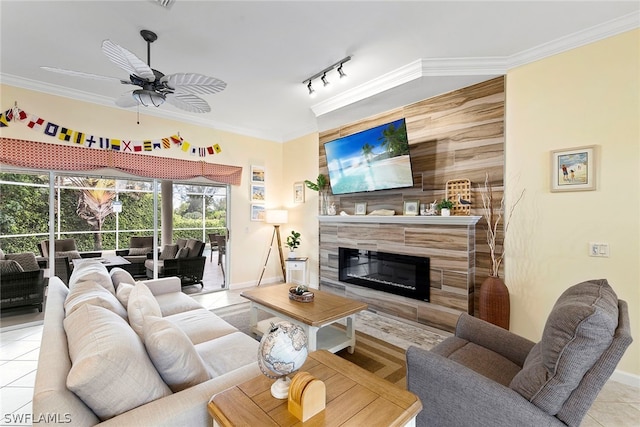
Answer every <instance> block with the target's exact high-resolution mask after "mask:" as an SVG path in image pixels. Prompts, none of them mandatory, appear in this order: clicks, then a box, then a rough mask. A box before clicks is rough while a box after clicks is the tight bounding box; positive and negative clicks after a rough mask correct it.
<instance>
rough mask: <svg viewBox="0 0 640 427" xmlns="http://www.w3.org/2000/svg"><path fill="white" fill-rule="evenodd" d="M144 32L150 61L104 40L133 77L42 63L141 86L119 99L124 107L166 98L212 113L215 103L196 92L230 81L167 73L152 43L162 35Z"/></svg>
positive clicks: (157, 103)
mask: <svg viewBox="0 0 640 427" xmlns="http://www.w3.org/2000/svg"><path fill="white" fill-rule="evenodd" d="M140 35H141V36H142V38H143V39H144V40H145V41H146V42H147V63H146V64H145V63H144V61H142V60H141V59H140V58H138V57H137V56H136V55H134V54H133V53H131V52H129V51H128V50H127V49H125V48H123V47H122V46H119V45H117V44H116V43H114V42H112V41H111V40H104V41H103V42H102V53H104V54H105V55H106V56H107V58H109V60H110V61H111V62H113V63H114V64H116V65H117V66H118V67H120V68H122V69H123V70H125V71H126V72H128V73H129V80H123V79H119V78H117V77H108V76H101V75H98V74H91V73H84V72H81V71H71V70H64V69H62V68H55V67H40V68H42V69H44V70H47V71H52V72H54V73H60V74H66V75H70V76H75V77H85V78H89V79H96V80H110V81H113V80H115V81H119V82H120V83H122V84H126V85H134V86H140V89H135V90H133V91H132V92H127V93H125V94H123V95H122V96H121V97H120V98H118V99H116V105H118V106H119V107H123V108H128V107H135V106H136V105H140V104H141V105H143V106H145V107H148V106H155V107H159V106H160V105H162V104H163V103H164V102H165V101H166V102H167V103H169V104H171V105H173V106H174V107H178V108H180V109H182V110H185V111H189V112H191V113H208V112H209V111H211V107H209V104H208V103H207V101H205V100H204V99H202V98H200V97H198V96H196V95H195V94H210V93H217V92H221V91H223V90H224V88H225V87H227V84H226V83H225V82H223V81H222V80H219V79H216V78H215V77H208V76H204V75H202V74H195V73H176V74H168V75H164V74H163V73H161V72H160V71H158V70H154V69H153V68H151V43H153V42H154V41H156V40H157V38H158V36H157V35H156V33H154V32H153V31H149V30H142V31H140Z"/></svg>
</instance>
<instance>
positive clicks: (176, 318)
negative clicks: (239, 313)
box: [165, 308, 238, 344]
mask: <svg viewBox="0 0 640 427" xmlns="http://www.w3.org/2000/svg"><path fill="white" fill-rule="evenodd" d="M165 319H167V320H168V321H169V322H171V323H173V324H174V325H176V326H177V327H178V328H180V330H182V331H183V332H184V333H185V334H187V336H188V337H189V339H190V340H191V342H192V343H194V344H200V343H202V342H205V341H210V340H213V339H216V338H219V337H221V336H224V335H229V334H232V333H234V332H237V331H238V329H237V328H235V327H233V326H231V325H230V324H229V323H227V322H225V321H224V320H223V319H221V318H220V317H218V316H216V315H215V314H213V313H212V312H210V311H208V310H205V309H204V308H200V309H198V310H190V311H185V312H184V313H177V314H173V315H171V316H166V317H165Z"/></svg>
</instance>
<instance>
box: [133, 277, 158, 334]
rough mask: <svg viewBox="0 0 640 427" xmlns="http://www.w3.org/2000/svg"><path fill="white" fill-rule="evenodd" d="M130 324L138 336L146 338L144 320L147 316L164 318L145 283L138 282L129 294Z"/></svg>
mask: <svg viewBox="0 0 640 427" xmlns="http://www.w3.org/2000/svg"><path fill="white" fill-rule="evenodd" d="M127 312H128V314H129V324H130V325H131V328H133V330H134V331H136V333H137V334H138V336H140V337H143V336H144V319H145V317H147V316H156V317H162V311H161V310H160V306H159V305H158V302H157V301H156V299H155V297H154V296H153V294H152V293H151V291H150V290H149V288H148V287H147V285H145V284H144V283H143V282H138V283H136V285H135V286H134V287H133V289H132V290H131V293H130V294H129V303H128V304H127Z"/></svg>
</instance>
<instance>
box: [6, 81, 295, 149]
mask: <svg viewBox="0 0 640 427" xmlns="http://www.w3.org/2000/svg"><path fill="white" fill-rule="evenodd" d="M0 83H2V84H6V85H9V86H15V87H20V88H23V89H28V90H33V91H36V92H42V93H47V94H49V95H55V96H61V97H63V98H69V99H73V100H75V101H83V102H88V103H92V104H98V105H102V106H104V107H108V108H114V109H119V110H125V111H133V110H131V109H127V108H120V107H118V106H117V105H115V103H114V102H113V98H109V97H106V96H100V95H95V94H92V93H88V92H84V91H81V90H77V89H70V88H67V87H63V86H58V85H54V84H48V83H42V82H39V81H36V80H31V79H26V78H23V77H18V76H14V75H11V74H2V73H0ZM141 111H142V110H141ZM142 114H144V115H147V116H153V117H159V118H163V119H167V120H175V121H178V122H182V123H187V124H193V125H196V126H202V127H206V128H211V129H216V130H222V131H226V132H231V133H235V134H239V135H245V136H250V137H254V138H259V139H266V140H269V141H274V142H283V138H282V135H281V134H278V135H276V134H274V133H272V132H265V131H260V130H256V129H249V128H241V127H237V126H233V125H230V124H228V123H223V122H220V121H216V120H212V119H209V118H204V117H202V118H201V117H197V116H193V115H192V114H189V113H186V112H181V111H169V110H165V109H161V108H147V107H145V109H144V112H143V113H142Z"/></svg>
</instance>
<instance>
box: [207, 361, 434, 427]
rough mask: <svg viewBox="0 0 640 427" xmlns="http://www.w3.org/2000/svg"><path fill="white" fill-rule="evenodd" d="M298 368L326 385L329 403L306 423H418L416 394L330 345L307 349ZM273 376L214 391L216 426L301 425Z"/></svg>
mask: <svg viewBox="0 0 640 427" xmlns="http://www.w3.org/2000/svg"><path fill="white" fill-rule="evenodd" d="M300 370H301V371H306V372H309V373H311V375H313V376H314V377H316V378H318V379H319V380H321V381H324V383H325V386H326V388H327V406H326V409H325V410H324V411H322V412H320V413H319V414H317V415H315V416H313V417H311V418H310V419H309V420H307V422H306V423H305V425H307V423H308V425H331V426H340V425H353V426H365V425H366V426H367V427H388V426H415V417H416V415H418V412H420V410H421V409H422V403H420V399H418V397H417V396H416V395H415V394H413V393H411V392H409V391H407V390H404V389H402V388H400V387H398V386H396V385H395V384H392V383H390V382H389V381H386V380H384V379H382V378H380V377H378V376H376V375H374V374H372V373H371V372H368V371H366V370H364V369H362V368H361V367H359V366H357V365H354V364H353V363H351V362H349V361H347V360H345V359H343V358H341V357H339V356H336V355H334V354H331V353H329V352H328V351H326V350H319V351H315V352H312V353H309V356H308V357H307V360H306V362H305V363H304V365H302V368H301V369H300ZM273 381H274V380H272V379H269V378H267V377H266V376H264V375H260V376H259V377H255V378H253V379H251V380H249V381H246V382H244V383H242V384H238V385H236V386H235V387H231V388H229V389H227V390H225V391H222V392H220V393H217V394H215V395H214V396H213V397H212V398H211V401H209V404H208V407H207V409H208V410H209V414H210V415H211V417H212V418H213V425H214V427H217V426H220V427H231V426H257V425H260V426H274V427H276V426H293V425H302V423H300V421H299V420H298V419H297V418H296V417H295V416H294V415H293V414H291V413H290V412H289V409H288V404H287V399H276V398H274V397H273V396H271V392H270V388H271V384H272V383H273Z"/></svg>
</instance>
